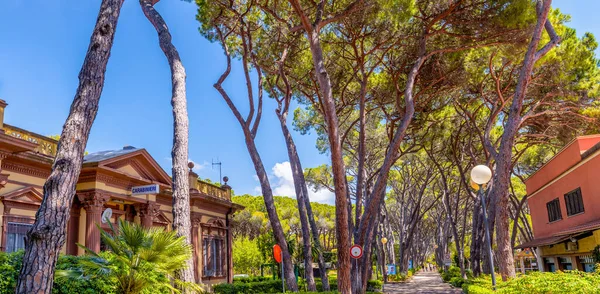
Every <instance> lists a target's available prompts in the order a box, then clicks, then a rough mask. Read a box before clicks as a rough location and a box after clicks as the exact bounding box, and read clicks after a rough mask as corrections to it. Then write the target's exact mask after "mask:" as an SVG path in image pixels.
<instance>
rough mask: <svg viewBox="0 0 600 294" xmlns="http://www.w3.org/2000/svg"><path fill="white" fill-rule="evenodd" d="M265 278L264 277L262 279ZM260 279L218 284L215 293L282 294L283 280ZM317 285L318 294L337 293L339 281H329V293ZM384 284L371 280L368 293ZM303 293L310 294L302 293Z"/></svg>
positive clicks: (302, 283) (300, 285) (317, 282)
mask: <svg viewBox="0 0 600 294" xmlns="http://www.w3.org/2000/svg"><path fill="white" fill-rule="evenodd" d="M260 278H263V277H260ZM260 278H259V277H253V278H242V279H236V280H234V282H233V284H218V285H215V286H213V291H214V293H215V294H239V293H244V294H246V293H248V294H253V293H280V292H282V285H281V280H272V279H269V278H263V279H267V280H262V279H260ZM258 280H262V281H258ZM304 283H305V282H304V281H302V280H301V281H299V283H298V284H299V285H298V288H300V289H303V288H304ZM315 285H316V286H317V291H318V293H337V280H330V281H329V287H330V290H331V291H329V292H323V284H322V282H321V281H320V280H316V281H315ZM382 285H383V282H381V281H378V280H371V281H368V282H367V292H375V291H380V290H381V288H382ZM301 293H309V292H301Z"/></svg>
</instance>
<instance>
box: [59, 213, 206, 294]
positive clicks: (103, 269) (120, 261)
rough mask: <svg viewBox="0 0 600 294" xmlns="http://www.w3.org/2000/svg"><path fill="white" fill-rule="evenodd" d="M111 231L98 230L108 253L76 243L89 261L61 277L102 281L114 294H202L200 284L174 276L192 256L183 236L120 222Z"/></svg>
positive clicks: (82, 262) (81, 263)
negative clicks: (110, 285) (182, 292)
mask: <svg viewBox="0 0 600 294" xmlns="http://www.w3.org/2000/svg"><path fill="white" fill-rule="evenodd" d="M110 229H111V230H110V233H108V232H105V231H104V230H100V232H101V238H102V241H103V242H104V244H105V245H106V248H107V249H108V250H107V251H104V252H101V253H95V252H94V251H92V250H90V249H89V248H87V247H85V246H83V245H81V244H78V245H79V246H80V247H81V248H83V249H84V250H85V251H86V252H87V253H88V254H89V256H90V258H89V259H86V260H82V261H81V262H80V268H78V269H71V270H69V271H65V272H62V273H60V276H62V277H71V278H72V277H78V278H85V279H90V278H91V279H93V278H94V277H99V278H105V279H108V280H109V281H111V283H113V284H114V285H115V291H116V292H117V293H123V294H135V293H161V292H163V293H172V292H175V293H179V292H180V291H179V290H178V289H177V288H179V289H186V290H190V291H195V292H201V288H200V286H199V285H197V284H193V283H185V282H183V281H180V280H179V279H177V278H176V277H175V276H174V274H175V272H177V271H178V270H180V269H183V268H185V267H186V260H187V259H188V258H190V256H191V254H192V248H191V247H190V246H189V245H188V244H187V243H186V242H185V239H184V237H177V236H176V234H175V232H174V231H171V232H168V231H165V230H164V229H162V228H150V229H146V228H143V227H142V226H141V225H139V224H134V223H131V222H127V221H122V220H119V223H118V229H115V228H114V227H113V225H112V224H111V225H110ZM173 285H175V286H176V287H174V286H173Z"/></svg>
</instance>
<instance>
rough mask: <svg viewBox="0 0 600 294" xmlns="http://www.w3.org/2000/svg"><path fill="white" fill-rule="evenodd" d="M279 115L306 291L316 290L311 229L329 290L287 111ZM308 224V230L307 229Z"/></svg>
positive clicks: (325, 284) (317, 235) (324, 284)
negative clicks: (299, 233) (293, 192)
mask: <svg viewBox="0 0 600 294" xmlns="http://www.w3.org/2000/svg"><path fill="white" fill-rule="evenodd" d="M278 116H279V122H280V123H281V131H282V132H283V136H284V138H285V143H286V146H287V149H288V157H289V160H290V166H291V168H292V176H293V178H294V188H295V190H296V199H297V200H298V212H299V214H300V224H301V227H302V239H303V246H304V266H305V271H306V283H307V286H308V291H316V285H315V281H314V275H313V270H312V269H313V268H312V248H311V242H310V237H311V235H310V231H312V238H313V239H312V241H313V243H314V245H315V247H316V248H317V249H318V252H317V256H318V263H319V269H320V271H319V272H320V273H321V280H322V283H323V291H329V278H328V276H327V268H326V267H325V259H324V258H323V252H322V250H321V248H322V247H321V244H320V242H319V234H318V229H317V224H316V222H315V218H314V215H313V213H312V207H311V204H310V199H309V198H308V188H307V186H306V179H305V178H304V170H303V169H302V164H301V162H300V156H299V155H298V150H297V149H296V143H295V142H294V138H292V134H291V133H290V131H289V129H288V127H287V124H286V122H287V112H285V113H282V114H281V115H278ZM309 224H310V230H309Z"/></svg>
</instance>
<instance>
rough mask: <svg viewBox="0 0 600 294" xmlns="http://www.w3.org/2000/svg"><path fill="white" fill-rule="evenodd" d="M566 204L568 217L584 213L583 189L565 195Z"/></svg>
mask: <svg viewBox="0 0 600 294" xmlns="http://www.w3.org/2000/svg"><path fill="white" fill-rule="evenodd" d="M565 204H566V206H567V215H568V216H571V215H574V214H578V213H582V212H583V211H584V209H583V198H582V197H581V188H577V189H575V190H573V191H571V192H569V193H567V194H565Z"/></svg>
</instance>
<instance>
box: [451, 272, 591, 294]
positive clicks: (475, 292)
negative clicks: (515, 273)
mask: <svg viewBox="0 0 600 294" xmlns="http://www.w3.org/2000/svg"><path fill="white" fill-rule="evenodd" d="M462 288H463V291H464V292H465V293H467V294H484V293H501V294H509V293H510V294H513V293H514V294H516V293H530V294H546V293H552V294H562V293H565V294H566V293H581V294H583V293H585V294H588V293H600V275H599V274H597V273H585V272H580V271H567V272H561V271H558V272H555V273H550V272H543V273H541V272H532V273H529V274H527V275H523V276H519V277H517V278H515V279H512V280H509V281H507V282H502V281H500V282H499V283H498V285H497V290H496V291H495V292H494V291H493V290H492V283H491V280H490V277H489V276H484V277H480V278H476V279H471V280H468V281H465V282H464V284H463V286H462Z"/></svg>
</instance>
